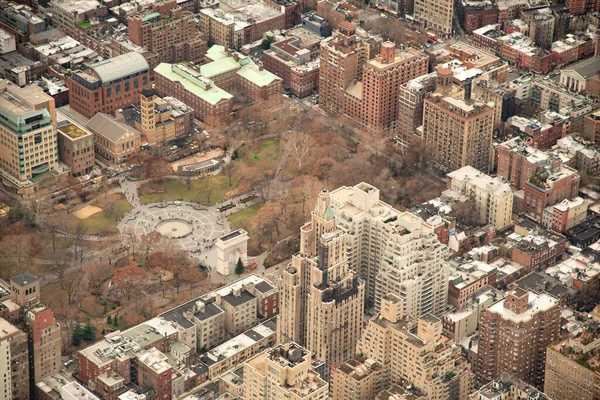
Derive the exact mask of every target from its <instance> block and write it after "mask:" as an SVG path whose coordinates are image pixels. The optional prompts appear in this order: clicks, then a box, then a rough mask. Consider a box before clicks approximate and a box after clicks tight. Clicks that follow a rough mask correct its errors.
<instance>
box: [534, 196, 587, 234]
mask: <svg viewBox="0 0 600 400" xmlns="http://www.w3.org/2000/svg"><path fill="white" fill-rule="evenodd" d="M588 205H589V202H588V201H587V200H584V199H582V198H581V197H574V198H573V199H572V200H569V199H565V200H563V201H561V202H560V203H558V204H555V205H553V206H550V207H546V209H545V210H544V219H543V222H542V225H543V226H544V228H546V229H552V230H553V231H555V232H559V233H560V232H564V231H566V230H567V229H570V228H572V227H573V226H575V225H578V224H579V223H581V222H583V221H584V220H585V219H586V218H587V212H588Z"/></svg>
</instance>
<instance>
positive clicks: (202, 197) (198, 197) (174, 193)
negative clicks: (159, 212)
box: [140, 176, 240, 204]
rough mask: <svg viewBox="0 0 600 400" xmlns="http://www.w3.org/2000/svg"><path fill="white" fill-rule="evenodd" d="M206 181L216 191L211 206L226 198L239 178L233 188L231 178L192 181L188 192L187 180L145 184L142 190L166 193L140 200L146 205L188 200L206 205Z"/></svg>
mask: <svg viewBox="0 0 600 400" xmlns="http://www.w3.org/2000/svg"><path fill="white" fill-rule="evenodd" d="M204 179H209V180H211V181H212V184H213V185H214V189H213V191H212V194H211V196H210V204H215V203H216V202H218V201H221V200H223V199H224V198H225V194H226V193H227V192H228V191H230V190H233V189H234V188H235V187H236V186H237V184H238V182H239V179H240V178H239V177H235V176H234V177H232V179H231V186H229V178H227V177H226V176H211V177H208V178H202V179H200V180H194V181H191V185H190V186H191V187H190V189H189V190H188V183H187V181H185V180H180V179H171V180H165V181H163V182H155V183H145V184H144V185H142V188H144V187H146V188H156V187H158V189H159V190H161V191H162V190H164V191H165V192H164V193H150V194H143V195H141V196H140V199H141V200H142V201H143V202H144V203H146V204H147V203H155V202H157V201H162V200H187V201H195V202H198V203H206V200H207V197H206V194H205V190H204V187H205V186H204V182H203V180H204Z"/></svg>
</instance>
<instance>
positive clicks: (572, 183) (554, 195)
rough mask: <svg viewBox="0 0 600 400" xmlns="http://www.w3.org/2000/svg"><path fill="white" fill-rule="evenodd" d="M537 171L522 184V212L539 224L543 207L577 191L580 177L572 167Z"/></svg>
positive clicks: (568, 197) (570, 196)
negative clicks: (552, 170) (544, 171)
mask: <svg viewBox="0 0 600 400" xmlns="http://www.w3.org/2000/svg"><path fill="white" fill-rule="evenodd" d="M546 174H547V173H538V174H536V175H535V176H533V177H531V178H529V180H528V181H527V182H526V183H525V185H524V186H523V191H524V199H523V208H522V211H523V214H524V215H525V216H526V217H527V218H529V219H531V220H533V221H536V222H537V223H539V224H541V223H542V221H543V216H544V209H545V208H546V207H548V206H552V205H554V204H556V203H558V202H560V201H562V200H564V199H572V198H573V197H576V196H577V195H578V193H579V182H580V177H579V175H578V174H577V171H575V170H574V169H572V168H570V167H567V166H564V165H563V166H562V167H560V169H558V170H557V171H555V172H552V173H550V174H549V175H548V176H546Z"/></svg>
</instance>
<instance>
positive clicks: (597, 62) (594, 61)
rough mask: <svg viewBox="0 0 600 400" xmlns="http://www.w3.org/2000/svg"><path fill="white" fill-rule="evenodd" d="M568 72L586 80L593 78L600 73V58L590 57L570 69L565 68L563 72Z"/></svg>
mask: <svg viewBox="0 0 600 400" xmlns="http://www.w3.org/2000/svg"><path fill="white" fill-rule="evenodd" d="M568 71H574V72H576V73H578V74H579V75H581V76H582V77H584V78H589V77H592V76H594V75H596V74H598V72H599V71H600V56H596V57H590V58H587V59H585V60H583V61H580V62H578V63H576V64H572V65H569V66H568V67H563V69H562V72H568Z"/></svg>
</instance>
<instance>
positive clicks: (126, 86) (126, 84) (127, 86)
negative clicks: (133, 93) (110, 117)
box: [125, 81, 129, 92]
mask: <svg viewBox="0 0 600 400" xmlns="http://www.w3.org/2000/svg"><path fill="white" fill-rule="evenodd" d="M125 91H126V92H128V91H129V81H127V82H125Z"/></svg>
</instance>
